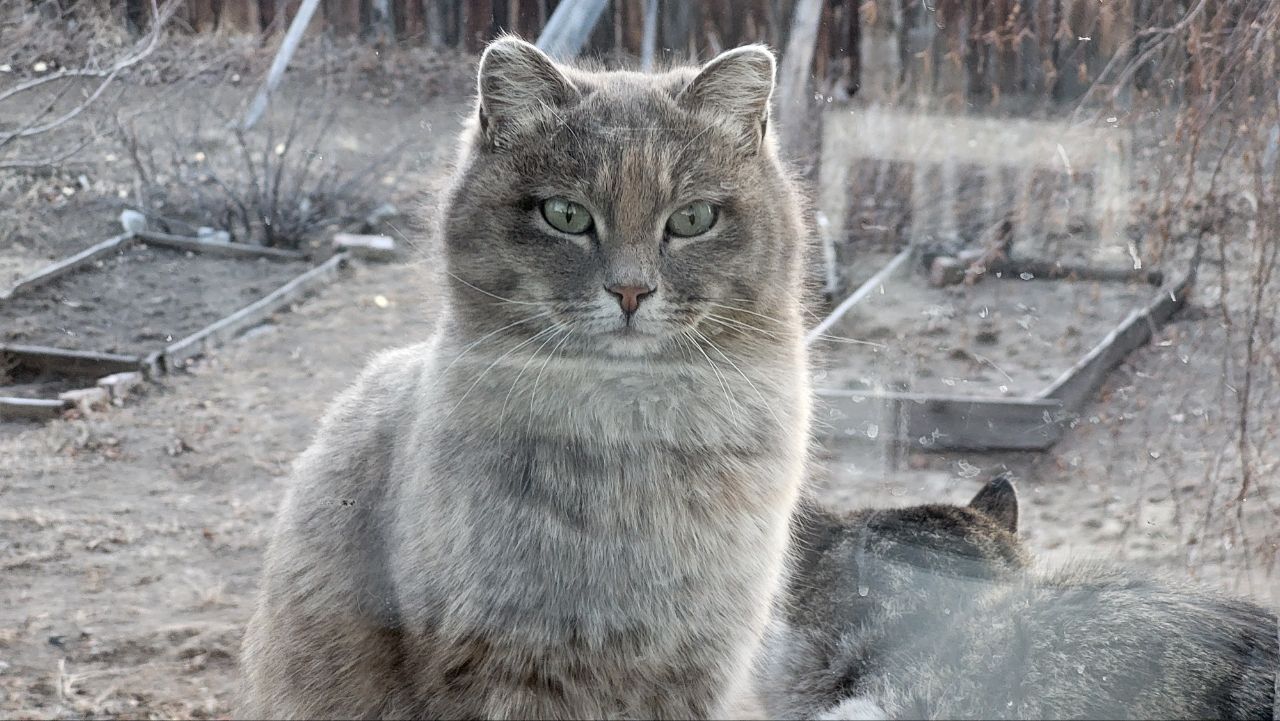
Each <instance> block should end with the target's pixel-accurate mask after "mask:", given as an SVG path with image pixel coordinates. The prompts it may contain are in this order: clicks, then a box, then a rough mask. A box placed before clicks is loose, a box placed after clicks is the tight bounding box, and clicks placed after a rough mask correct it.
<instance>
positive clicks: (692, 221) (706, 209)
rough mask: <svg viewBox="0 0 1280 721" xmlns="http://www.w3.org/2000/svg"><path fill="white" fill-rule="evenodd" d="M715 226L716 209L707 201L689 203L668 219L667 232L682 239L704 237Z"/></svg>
mask: <svg viewBox="0 0 1280 721" xmlns="http://www.w3.org/2000/svg"><path fill="white" fill-rule="evenodd" d="M715 224H716V207H715V206H714V205H712V204H711V203H708V202H707V201H705V200H697V201H694V202H692V203H689V204H688V205H686V206H684V207H683V208H681V209H679V210H677V211H676V212H674V213H672V214H671V217H670V218H667V230H668V231H669V232H670V233H671V234H672V235H675V236H679V237H681V238H691V237H693V236H695V235H702V234H703V233H705V232H707V231H708V230H711V226H713V225H715Z"/></svg>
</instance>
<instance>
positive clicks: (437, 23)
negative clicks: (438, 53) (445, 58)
mask: <svg viewBox="0 0 1280 721" xmlns="http://www.w3.org/2000/svg"><path fill="white" fill-rule="evenodd" d="M420 1H421V2H423V3H425V4H426V7H425V10H426V16H427V47H429V48H431V49H432V50H440V49H441V48H443V47H444V46H445V45H444V26H445V17H446V13H445V11H444V3H443V2H441V0H420Z"/></svg>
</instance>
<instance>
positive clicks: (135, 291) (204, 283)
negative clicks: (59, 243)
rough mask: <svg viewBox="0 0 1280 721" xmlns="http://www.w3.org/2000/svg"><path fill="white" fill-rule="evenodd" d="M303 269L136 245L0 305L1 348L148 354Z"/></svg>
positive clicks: (283, 263)
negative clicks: (13, 346)
mask: <svg viewBox="0 0 1280 721" xmlns="http://www.w3.org/2000/svg"><path fill="white" fill-rule="evenodd" d="M308 267H309V265H308V264H307V263H305V262H287V261H279V260H268V259H265V258H259V259H246V258H224V257H217V256H210V255H204V254H197V253H192V252H190V251H180V250H172V249H169V248H160V247H152V246H149V245H145V244H135V245H133V246H130V247H127V248H125V249H123V250H121V251H119V252H117V253H114V254H112V255H110V256H107V257H105V258H102V259H100V260H98V261H95V262H94V263H93V264H92V265H91V266H88V267H86V268H85V269H84V270H82V271H78V272H75V273H71V274H68V275H65V276H63V277H61V278H58V279H57V280H55V281H53V282H52V283H50V284H48V285H42V286H38V287H36V288H32V289H31V290H29V291H26V292H23V293H19V294H16V295H14V296H13V297H11V298H8V299H6V300H4V301H0V328H3V330H0V343H11V344H16V345H37V346H47V347H53V348H65V349H69V350H85V351H99V352H103V353H119V354H124V355H135V356H145V355H147V354H148V353H150V352H153V351H158V350H162V349H163V348H164V347H165V346H167V345H168V344H170V343H173V342H176V341H179V340H182V339H183V338H185V337H187V336H188V335H191V334H192V333H195V332H196V331H198V330H200V329H201V328H204V327H205V326H207V325H209V324H211V323H213V322H214V321H217V320H219V319H220V318H223V317H225V316H228V315H230V314H232V313H234V312H235V311H237V310H240V309H241V308H243V307H245V306H246V305H249V304H250V303H253V302H254V301H256V300H258V299H260V298H262V297H263V296H265V295H267V294H269V293H271V292H272V291H273V290H275V289H277V288H279V287H280V286H282V285H284V284H285V283H287V282H289V281H290V280H291V279H293V278H294V277H296V276H298V275H299V274H301V273H302V272H304V271H305V270H306V269H307V268H308Z"/></svg>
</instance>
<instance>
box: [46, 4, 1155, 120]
mask: <svg viewBox="0 0 1280 721" xmlns="http://www.w3.org/2000/svg"><path fill="white" fill-rule="evenodd" d="M44 1H50V2H59V3H67V4H73V0H44ZM81 1H83V0H81ZM98 1H99V2H106V3H110V4H111V5H112V6H115V7H119V8H122V9H123V10H124V15H125V16H126V17H134V18H145V17H146V15H147V7H149V2H150V0H98ZM559 2H560V0H323V2H322V4H321V10H320V13H319V17H318V18H317V19H316V20H315V21H314V22H313V23H312V29H311V32H313V33H317V32H319V33H330V34H333V35H338V36H348V37H358V38H365V39H368V40H369V41H371V42H384V43H386V42H392V41H394V42H398V43H403V44H412V45H425V46H429V47H435V48H456V49H459V50H462V51H464V52H477V51H479V50H480V49H481V48H482V47H483V46H484V44H485V43H486V42H487V41H488V40H490V39H491V38H493V37H494V36H496V35H497V34H499V33H502V32H514V33H517V34H520V35H522V36H525V37H530V38H532V37H536V36H537V35H538V34H539V33H540V32H541V30H542V28H543V27H544V26H545V24H546V22H547V19H548V18H549V17H550V16H551V13H552V12H554V11H555V9H556V7H557V6H558V5H559ZM183 3H184V5H183V8H182V11H181V13H180V23H182V24H184V25H185V26H186V27H187V28H189V29H190V30H191V31H194V32H215V31H216V32H253V33H267V34H270V33H275V32H280V31H282V30H283V29H284V28H285V27H287V25H288V21H289V20H290V19H291V18H292V16H293V13H294V12H296V10H297V7H298V5H299V3H300V0H183ZM795 5H796V0H659V3H658V6H659V9H658V38H657V46H658V51H659V62H661V61H662V60H663V59H664V56H665V58H666V59H667V60H687V59H689V58H703V59H705V58H707V57H709V56H711V55H713V54H715V53H716V52H717V51H719V50H721V49H724V48H727V47H732V46H734V45H739V44H742V43H747V42H763V43H767V44H769V45H771V46H773V47H775V48H783V47H785V46H786V42H787V34H788V31H789V29H790V19H791V15H792V12H793V9H794V7H795ZM1176 5H1178V3H1176V2H1165V1H1163V0H1107V1H1106V2H1099V0H824V2H823V3H822V19H821V25H820V31H819V33H818V36H817V40H816V47H815V51H814V61H813V72H814V76H815V77H816V78H817V79H818V81H819V83H818V85H817V89H818V90H820V91H821V92H823V93H824V94H825V95H829V96H832V97H833V99H834V100H842V99H845V98H848V97H850V96H852V95H854V94H856V93H862V94H866V95H870V96H873V98H875V99H879V98H881V97H890V98H892V99H894V100H895V101H898V102H904V101H906V102H915V101H918V100H920V99H922V98H930V99H931V100H932V101H935V102H936V101H942V102H945V103H949V104H950V105H951V106H953V107H955V108H962V107H965V108H985V107H991V106H996V107H1001V108H1006V109H1009V110H1011V111H1014V112H1018V109H1019V108H1020V107H1022V106H1025V105H1026V104H1027V103H1028V102H1031V103H1033V104H1034V103H1041V102H1046V101H1047V102H1063V101H1073V100H1076V99H1078V98H1080V97H1081V96H1082V95H1083V94H1084V93H1085V92H1086V91H1087V89H1088V88H1089V87H1090V86H1091V85H1092V84H1093V83H1094V81H1095V80H1097V79H1098V77H1099V74H1100V73H1101V71H1102V69H1103V68H1104V67H1105V66H1106V64H1107V63H1108V62H1109V61H1110V60H1111V59H1112V58H1113V57H1114V56H1115V54H1116V53H1118V52H1125V53H1130V54H1133V53H1136V51H1137V50H1139V49H1140V47H1139V46H1140V44H1141V42H1140V41H1142V40H1143V38H1142V37H1141V36H1140V35H1138V34H1137V32H1138V31H1140V30H1141V29H1142V28H1147V27H1154V26H1157V25H1161V24H1169V23H1172V22H1175V21H1176V20H1177V17H1178V14H1177V8H1176V7H1173V6H1176ZM645 6H646V0H612V1H611V2H609V3H608V7H607V8H606V10H605V11H604V15H603V17H602V18H601V20H600V22H599V23H598V24H597V26H596V28H595V29H594V31H593V33H592V35H591V38H590V41H589V42H588V43H587V46H586V48H585V52H586V54H589V55H595V56H599V57H604V58H605V59H606V60H607V59H609V58H610V57H617V56H630V57H637V56H639V55H640V53H641V47H642V44H643V37H642V35H643V32H642V28H643V16H644V11H645ZM1171 8H1172V9H1171ZM1137 80H1138V81H1139V84H1141V82H1142V81H1143V77H1142V74H1141V73H1140V74H1139V75H1138V77H1137Z"/></svg>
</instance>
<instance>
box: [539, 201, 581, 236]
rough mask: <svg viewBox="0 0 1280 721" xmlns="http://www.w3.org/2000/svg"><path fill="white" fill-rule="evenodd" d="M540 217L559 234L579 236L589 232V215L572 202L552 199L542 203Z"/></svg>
mask: <svg viewBox="0 0 1280 721" xmlns="http://www.w3.org/2000/svg"><path fill="white" fill-rule="evenodd" d="M542 217H544V218H546V219H547V222H548V223H550V224H551V227H552V228H555V229H556V230H558V231H560V232H561V233H571V234H573V235H581V234H582V233H585V232H587V231H588V230H591V213H588V212H587V209H586V208H584V207H582V205H580V204H579V203H575V202H573V201H572V200H565V199H564V198H552V199H550V200H547V201H545V202H543V203H542Z"/></svg>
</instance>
